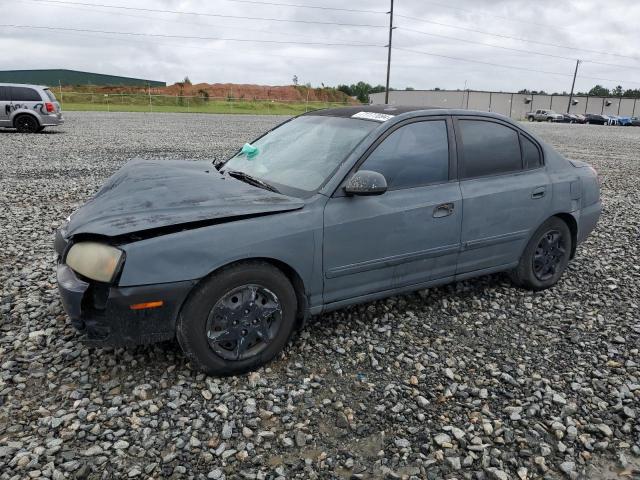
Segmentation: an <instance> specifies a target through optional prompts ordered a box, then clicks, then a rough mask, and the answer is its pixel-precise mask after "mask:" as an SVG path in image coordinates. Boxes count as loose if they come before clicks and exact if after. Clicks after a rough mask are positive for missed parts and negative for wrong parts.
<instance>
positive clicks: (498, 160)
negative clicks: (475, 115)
mask: <svg viewBox="0 0 640 480" xmlns="http://www.w3.org/2000/svg"><path fill="white" fill-rule="evenodd" d="M459 125H460V130H461V133H462V146H463V162H462V178H474V177H483V176H487V175H500V174H502V173H509V172H516V171H518V170H521V169H522V158H521V154H520V142H519V141H518V133H517V132H516V131H515V130H513V129H511V128H509V127H506V126H504V125H501V124H499V123H494V122H486V121H482V120H460V121H459Z"/></svg>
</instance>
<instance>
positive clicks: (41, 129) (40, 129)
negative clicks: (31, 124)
mask: <svg viewBox="0 0 640 480" xmlns="http://www.w3.org/2000/svg"><path fill="white" fill-rule="evenodd" d="M43 130H44V127H43V126H39V127H38V130H36V131H37V132H38V133H40V132H41V131H43Z"/></svg>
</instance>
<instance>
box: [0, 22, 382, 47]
mask: <svg viewBox="0 0 640 480" xmlns="http://www.w3.org/2000/svg"><path fill="white" fill-rule="evenodd" d="M0 27H8V28H25V29H36V30H59V31H65V32H81V33H101V34H108V35H128V36H135V37H159V38H181V39H186V40H220V41H226V42H254V43H275V44H293V45H322V46H328V47H376V48H379V47H384V46H385V45H376V44H367V43H329V42H300V41H288V40H257V39H247V38H227V37H202V36H197V35H171V34H163V33H140V32H113V31H109V30H91V29H88V28H67V27H49V26H41V25H12V24H0Z"/></svg>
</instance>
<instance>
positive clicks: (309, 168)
mask: <svg viewBox="0 0 640 480" xmlns="http://www.w3.org/2000/svg"><path fill="white" fill-rule="evenodd" d="M600 210H601V204H600V194H599V182H598V177H597V174H596V172H595V170H594V169H593V168H591V167H590V166H589V165H587V164H585V163H583V162H580V161H575V160H567V159H565V158H563V157H562V156H561V155H560V154H558V153H557V152H556V151H555V150H554V149H553V148H551V147H550V146H548V145H546V144H545V143H543V142H542V141H540V140H539V139H538V138H536V136H535V135H533V134H531V133H530V132H528V131H526V130H525V129H523V128H522V127H521V126H519V125H518V124H516V123H514V122H512V121H511V120H509V119H508V118H505V117H502V116H500V115H496V114H491V113H481V112H471V111H466V110H444V109H420V108H409V107H389V106H370V107H367V106H358V107H346V108H340V109H330V110H322V111H317V112H311V113H308V114H305V115H301V116H299V117H296V118H293V119H291V120H289V121H287V122H285V123H283V124H282V125H280V126H278V127H277V128H275V129H273V130H271V131H269V132H267V133H265V134H264V135H263V136H261V137H260V138H258V139H257V140H255V141H253V142H252V143H247V144H245V145H244V146H243V147H242V148H240V149H239V150H238V152H237V153H236V154H235V155H234V156H233V157H231V158H230V159H228V160H227V161H225V162H221V163H218V164H216V165H213V164H211V163H208V162H180V161H132V162H130V163H128V164H127V165H126V166H125V167H123V168H122V169H121V170H120V171H118V172H117V173H116V174H115V175H114V176H113V177H111V178H110V179H109V180H108V181H107V183H106V184H105V185H104V186H103V187H102V188H101V189H100V190H99V191H98V192H97V193H96V195H95V196H94V197H93V198H91V199H90V200H89V201H88V202H87V203H86V204H85V205H84V206H83V207H81V208H80V209H79V210H78V211H77V212H76V213H74V214H73V215H72V216H71V217H70V219H69V220H68V222H66V223H65V224H64V225H63V226H62V227H61V229H60V230H59V231H58V232H57V233H56V239H55V247H56V251H57V254H58V285H59V289H60V293H61V295H62V300H63V304H64V307H65V309H66V311H67V313H68V314H69V317H70V318H71V321H72V323H73V325H74V326H75V327H76V328H77V329H79V330H80V331H82V332H83V333H84V336H85V340H86V341H87V342H89V343H91V344H94V345H132V344H140V343H150V342H156V341H161V340H169V339H173V338H177V340H178V342H179V343H180V345H181V347H182V349H183V351H184V353H185V354H186V355H187V357H188V358H189V359H190V361H191V362H192V364H193V365H194V366H195V367H196V368H198V369H201V370H202V371H204V372H206V373H209V374H215V375H230V374H237V373H241V372H245V371H248V370H251V369H254V368H257V367H259V366H261V365H263V364H265V363H266V362H268V361H269V360H271V359H272V358H273V357H274V356H275V355H276V354H277V353H278V352H279V351H280V350H281V349H282V348H283V347H284V346H285V345H286V343H287V341H288V339H289V338H290V335H291V333H292V332H293V331H294V330H295V329H296V328H299V327H300V325H302V324H303V323H304V321H305V320H306V319H307V318H308V317H309V316H310V315H315V314H320V313H323V312H327V311H330V310H333V309H337V308H341V307H345V306H347V305H352V304H355V303H359V302H367V301H371V300H374V299H378V298H383V297H387V296H389V295H395V294H399V293H403V292H408V291H412V290H417V289H423V288H427V287H431V286H434V285H441V284H444V283H449V282H454V281H457V280H462V279H466V278H470V277H475V276H478V275H485V274H488V273H494V272H500V271H507V272H509V273H510V275H511V278H512V279H513V282H514V283H515V284H516V285H518V286H520V287H524V288H528V289H534V290H542V289H545V288H549V287H551V286H553V285H554V284H555V283H556V282H557V281H558V279H559V278H560V276H561V275H562V273H563V272H564V270H565V268H566V266H567V263H568V262H569V261H570V259H571V258H573V256H574V255H575V252H576V247H577V246H578V244H579V243H580V242H582V241H583V240H584V239H585V238H586V237H587V235H588V234H589V233H590V232H591V231H592V230H593V228H594V227H595V225H596V222H597V221H598V217H599V215H600Z"/></svg>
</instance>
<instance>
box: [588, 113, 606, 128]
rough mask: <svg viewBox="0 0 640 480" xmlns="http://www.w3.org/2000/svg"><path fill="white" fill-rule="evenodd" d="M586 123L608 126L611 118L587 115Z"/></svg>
mask: <svg viewBox="0 0 640 480" xmlns="http://www.w3.org/2000/svg"><path fill="white" fill-rule="evenodd" d="M585 118H586V122H585V123H588V124H590V125H606V124H607V122H608V121H609V117H607V116H606V115H600V114H599V113H587V114H585Z"/></svg>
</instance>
